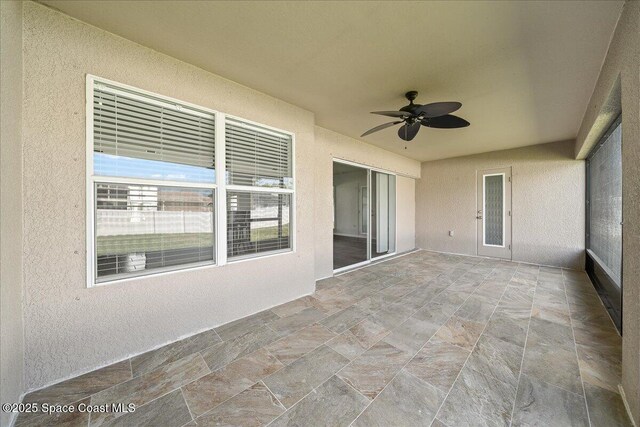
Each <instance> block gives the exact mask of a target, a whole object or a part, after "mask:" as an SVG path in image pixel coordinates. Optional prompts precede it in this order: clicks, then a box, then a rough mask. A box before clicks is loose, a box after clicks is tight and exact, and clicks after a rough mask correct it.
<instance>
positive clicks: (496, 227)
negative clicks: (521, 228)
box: [476, 167, 511, 259]
mask: <svg viewBox="0 0 640 427" xmlns="http://www.w3.org/2000/svg"><path fill="white" fill-rule="evenodd" d="M477 200H478V207H477V208H478V210H477V214H476V219H477V224H478V226H477V229H478V255H480V256H488V257H494V258H504V259H511V168H510V167H509V168H501V169H490V170H481V171H478V198H477Z"/></svg>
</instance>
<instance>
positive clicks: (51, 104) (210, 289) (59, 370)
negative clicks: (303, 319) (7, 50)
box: [23, 2, 314, 389]
mask: <svg viewBox="0 0 640 427" xmlns="http://www.w3.org/2000/svg"><path fill="white" fill-rule="evenodd" d="M24 47H25V49H24V70H25V73H24V123H25V125H24V130H23V138H24V141H23V142H24V204H25V211H24V231H25V240H24V256H25V268H24V292H25V343H26V352H25V354H26V386H27V388H29V389H32V388H37V387H40V386H43V385H45V384H47V383H50V382H53V381H57V380H60V379H62V378H65V377H68V376H72V375H75V374H78V373H81V372H84V371H87V370H92V369H95V368H96V367H98V366H102V365H105V364H108V363H111V362H113V361H116V360H121V359H123V358H125V357H127V356H128V355H130V354H135V353H140V352H143V351H146V350H149V349H151V348H153V347H157V346H159V345H161V344H163V343H167V342H170V341H174V340H176V339H178V338H180V337H182V336H185V335H191V334H194V333H196V332H198V331H201V330H204V329H208V328H211V327H214V326H217V325H220V324H222V323H225V322H228V321H231V320H234V319H236V318H240V317H243V316H246V315H248V314H251V313H254V312H256V311H259V310H262V309H264V308H266V307H269V306H272V305H275V304H280V303H283V302H285V301H288V300H291V299H293V298H296V297H299V296H301V295H303V294H308V293H310V292H312V291H313V289H314V269H313V263H314V255H313V254H314V241H313V239H314V237H313V236H314V218H313V215H314V214H313V212H314V197H313V194H314V176H313V173H309V172H307V171H313V168H314V166H313V165H314V150H313V138H314V129H313V126H314V116H313V114H312V113H310V112H308V111H305V110H303V109H301V108H298V107H295V106H292V105H290V104H287V103H285V102H282V101H280V100H277V99H274V98H272V97H269V96H267V95H264V94H262V93H259V92H256V91H254V90H251V89H249V88H246V87H244V86H241V85H238V84H235V83H233V82H231V81H229V80H226V79H224V78H221V77H218V76H215V75H212V74H210V73H207V72H205V71H203V70H201V69H198V68H196V67H193V66H191V65H188V64H186V63H183V62H180V61H178V60H175V59H172V58H170V57H168V56H165V55H162V54H159V53H157V52H154V51H152V50H150V49H146V48H143V47H141V46H139V45H137V44H135V43H132V42H130V41H127V40H125V39H122V38H119V37H116V36H113V35H111V34H109V33H106V32H104V31H102V30H99V29H97V28H95V27H91V26H89V25H86V24H83V23H81V22H79V21H76V20H73V19H71V18H69V17H67V16H65V15H62V14H60V13H58V12H56V11H53V10H51V9H48V8H46V7H43V6H41V5H38V4H35V3H31V2H29V3H25V4H24ZM87 73H90V74H94V75H97V76H100V77H104V78H107V79H111V80H115V81H118V82H122V83H125V84H129V85H132V86H135V87H138V88H142V89H145V90H149V91H152V92H155V93H159V94H163V95H166V96H170V97H174V98H177V99H180V100H184V101H187V102H191V103H194V104H196V105H201V106H204V107H208V108H212V109H215V110H218V111H222V112H226V113H229V114H233V115H236V116H239V117H243V118H247V119H250V120H254V121H256V122H259V123H264V124H267V125H269V126H274V127H277V128H280V129H285V130H288V131H292V132H294V133H295V135H296V158H295V167H296V179H297V181H296V190H297V212H296V219H297V220H296V234H297V251H296V252H295V253H289V254H284V255H278V256H275V257H270V258H263V259H256V260H252V261H249V262H244V263H238V264H230V265H227V266H224V267H209V268H203V269H198V270H191V271H183V272H179V273H172V274H168V275H161V276H150V277H146V278H140V279H139V280H135V281H133V282H126V283H120V284H113V285H108V286H101V287H94V288H90V289H87V288H86V286H85V283H86V281H85V250H86V247H85V161H84V159H85V148H86V145H85V75H86V74H87Z"/></svg>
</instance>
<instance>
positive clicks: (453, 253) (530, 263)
mask: <svg viewBox="0 0 640 427" xmlns="http://www.w3.org/2000/svg"><path fill="white" fill-rule="evenodd" d="M418 249H420V250H423V251H425V252H435V253H437V254H445V255H458V256H467V257H472V258H481V259H497V260H502V261H508V262H517V263H519V264H527V265H539V266H540V267H551V268H562V269H563V270H573V271H584V269H582V270H576V269H575V268H569V267H562V266H560V265H551V264H542V263H539V262H531V261H518V260H517V259H504V258H493V257H488V256H481V255H474V254H462V253H459V252H447V251H436V250H435V249H425V248H418Z"/></svg>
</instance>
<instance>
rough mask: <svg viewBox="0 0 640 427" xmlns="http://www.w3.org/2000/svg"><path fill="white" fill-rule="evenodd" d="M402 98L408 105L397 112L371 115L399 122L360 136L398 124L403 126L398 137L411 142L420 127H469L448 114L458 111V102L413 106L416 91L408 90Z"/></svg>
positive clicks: (462, 120)
mask: <svg viewBox="0 0 640 427" xmlns="http://www.w3.org/2000/svg"><path fill="white" fill-rule="evenodd" d="M404 96H405V97H406V98H407V99H408V100H409V105H405V106H404V107H402V108H400V110H399V111H374V112H373V114H381V115H383V116H389V117H395V118H398V119H400V120H397V121H395V122H389V123H384V124H382V125H378V126H376V127H374V128H372V129H369V130H368V131H366V132H365V133H363V134H362V136H366V135H369V134H371V133H373V132H378V131H380V130H382V129H386V128H388V127H390V126H393V125H397V124H400V123H403V122H404V124H403V125H402V126H401V127H400V129H398V136H399V137H400V138H401V139H403V140H405V141H411V140H412V139H413V138H414V137H415V136H416V134H417V133H418V130H420V126H421V125H422V126H426V127H431V128H441V129H454V128H461V127H466V126H469V122H467V121H466V120H464V119H462V118H460V117H457V116H454V115H452V114H450V113H452V112H454V111H456V110H458V109H459V108H460V107H461V106H462V104H461V103H459V102H432V103H431V104H426V105H422V104H414V103H413V101H414V100H415V99H416V97H417V96H418V91H415V90H410V91H409V92H407V93H405V94H404Z"/></svg>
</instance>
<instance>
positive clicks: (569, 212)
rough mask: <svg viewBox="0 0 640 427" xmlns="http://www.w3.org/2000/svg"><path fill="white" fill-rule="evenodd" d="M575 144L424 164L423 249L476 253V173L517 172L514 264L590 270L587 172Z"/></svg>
mask: <svg viewBox="0 0 640 427" xmlns="http://www.w3.org/2000/svg"><path fill="white" fill-rule="evenodd" d="M573 146H574V144H573V141H566V142H558V143H551V144H543V145H535V146H531V147H524V148H518V149H513V150H504V151H495V152H492V153H485V154H478V155H473V156H466V157H457V158H453V159H447V160H437V161H431V162H424V163H422V175H421V178H420V180H418V182H417V185H416V206H417V209H416V239H417V246H418V247H420V248H423V249H430V250H435V251H442V252H451V253H459V254H468V255H475V254H476V253H477V247H476V238H477V234H476V233H477V230H476V226H477V224H476V222H477V220H476V210H477V208H476V197H477V194H476V192H477V190H476V172H477V171H478V170H483V169H493V168H500V167H508V166H511V167H512V254H513V260H515V261H524V262H533V263H540V264H546V265H555V266H562V267H569V268H583V259H584V203H585V196H584V188H585V170H584V162H583V161H580V160H574V159H573ZM449 230H453V232H454V235H453V237H450V236H449Z"/></svg>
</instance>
